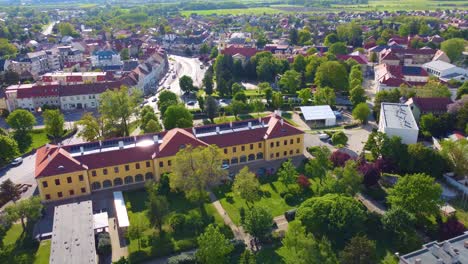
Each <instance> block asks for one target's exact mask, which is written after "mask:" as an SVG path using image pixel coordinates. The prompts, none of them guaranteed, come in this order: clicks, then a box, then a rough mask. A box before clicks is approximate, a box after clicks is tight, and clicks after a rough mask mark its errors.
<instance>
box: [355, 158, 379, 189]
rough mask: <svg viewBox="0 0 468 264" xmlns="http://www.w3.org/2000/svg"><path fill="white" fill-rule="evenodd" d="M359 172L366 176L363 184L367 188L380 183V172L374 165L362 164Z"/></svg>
mask: <svg viewBox="0 0 468 264" xmlns="http://www.w3.org/2000/svg"><path fill="white" fill-rule="evenodd" d="M358 170H359V171H360V172H361V173H362V175H363V176H364V179H363V183H364V185H366V187H370V186H374V185H376V184H377V183H378V182H379V179H380V171H379V170H378V169H377V166H375V164H374V163H367V162H366V163H361V164H360V165H359V167H358Z"/></svg>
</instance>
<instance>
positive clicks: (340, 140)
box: [331, 131, 348, 145]
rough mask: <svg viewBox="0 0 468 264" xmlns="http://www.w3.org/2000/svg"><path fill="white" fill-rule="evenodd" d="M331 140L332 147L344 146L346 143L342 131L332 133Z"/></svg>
mask: <svg viewBox="0 0 468 264" xmlns="http://www.w3.org/2000/svg"><path fill="white" fill-rule="evenodd" d="M331 140H332V142H333V145H346V143H348V137H347V136H346V135H345V133H343V131H339V132H336V133H334V134H333V136H332V137H331Z"/></svg>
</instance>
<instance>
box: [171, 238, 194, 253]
mask: <svg viewBox="0 0 468 264" xmlns="http://www.w3.org/2000/svg"><path fill="white" fill-rule="evenodd" d="M195 247H197V241H196V240H195V239H183V240H179V241H177V242H176V243H175V249H176V251H180V252H182V251H187V250H190V249H192V248H195Z"/></svg>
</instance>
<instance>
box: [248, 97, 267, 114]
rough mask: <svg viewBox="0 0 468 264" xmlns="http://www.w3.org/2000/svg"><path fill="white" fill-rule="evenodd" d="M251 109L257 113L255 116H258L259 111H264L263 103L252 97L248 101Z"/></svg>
mask: <svg viewBox="0 0 468 264" xmlns="http://www.w3.org/2000/svg"><path fill="white" fill-rule="evenodd" d="M250 105H251V106H252V110H253V111H254V112H255V113H257V117H260V112H263V111H265V104H264V103H263V102H262V101H261V100H260V99H253V100H251V101H250Z"/></svg>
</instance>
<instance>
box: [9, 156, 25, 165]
mask: <svg viewBox="0 0 468 264" xmlns="http://www.w3.org/2000/svg"><path fill="white" fill-rule="evenodd" d="M21 163H23V158H21V157H19V158H16V159H14V160H13V161H12V162H11V165H13V166H18V165H20V164H21Z"/></svg>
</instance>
